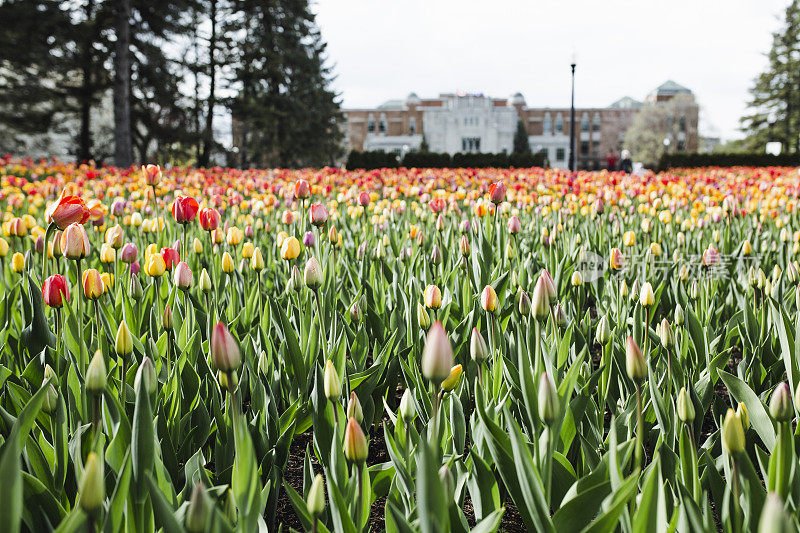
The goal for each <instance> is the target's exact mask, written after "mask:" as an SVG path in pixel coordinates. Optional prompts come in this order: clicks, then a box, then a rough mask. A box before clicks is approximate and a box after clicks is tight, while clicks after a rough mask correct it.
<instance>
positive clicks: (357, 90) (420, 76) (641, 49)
mask: <svg viewBox="0 0 800 533" xmlns="http://www.w3.org/2000/svg"><path fill="white" fill-rule="evenodd" d="M788 3H789V0H669V1H664V0H527V1H526V0H480V1H478V0H391V1H390V0H317V2H316V5H315V6H314V9H315V10H316V12H317V22H318V24H319V26H320V28H321V30H322V36H323V38H324V39H325V41H326V42H327V43H328V54H329V59H330V63H331V64H332V65H333V66H334V70H335V73H336V75H337V76H338V78H337V80H336V82H335V84H334V87H335V88H336V90H337V91H339V92H340V93H341V95H342V100H343V104H344V107H371V106H376V105H378V104H380V103H382V102H383V101H385V100H388V99H391V98H404V97H405V96H406V95H407V94H408V93H409V92H411V91H413V92H416V93H417V94H418V95H419V96H420V97H422V98H425V97H434V96H436V95H438V94H439V93H440V92H454V91H459V90H461V91H468V92H482V93H484V94H487V95H490V96H496V97H506V96H508V95H509V94H511V93H513V92H516V91H521V92H522V93H523V95H524V96H525V99H526V100H527V103H528V105H529V106H533V107H539V106H542V107H544V106H551V107H556V106H568V105H569V89H570V86H569V82H570V80H569V63H570V58H571V57H572V54H573V51H574V53H575V54H576V57H577V64H578V67H577V71H576V81H575V83H576V96H575V105H576V106H579V107H580V106H607V105H609V104H610V103H611V102H613V101H614V100H616V99H617V98H620V97H622V96H632V97H634V98H636V99H642V98H644V96H645V95H646V94H647V93H648V92H650V91H651V90H652V89H653V88H655V87H656V86H658V85H659V84H660V83H662V82H663V81H665V80H667V79H672V80H674V81H676V82H678V83H680V84H682V85H685V86H686V87H688V88H690V89H692V90H693V91H694V93H695V95H696V97H697V99H698V101H699V103H700V106H701V112H700V121H701V124H700V128H701V132H702V133H704V134H709V133H711V134H713V133H716V134H717V135H721V136H722V137H723V138H725V139H730V138H737V137H741V133H740V132H739V131H738V120H739V117H740V116H741V115H742V114H743V113H744V112H745V102H746V101H747V98H748V93H747V90H748V88H749V87H750V86H751V84H752V80H753V78H754V77H755V76H756V74H758V73H759V72H760V71H761V70H763V68H764V66H765V65H766V60H765V58H764V54H765V53H766V52H767V51H768V50H769V47H770V43H771V33H772V32H773V31H775V30H777V29H778V28H779V27H780V26H781V20H782V17H783V10H784V9H785V7H786V5H787V4H788Z"/></svg>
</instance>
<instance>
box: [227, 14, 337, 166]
mask: <svg viewBox="0 0 800 533" xmlns="http://www.w3.org/2000/svg"><path fill="white" fill-rule="evenodd" d="M238 7H239V9H238V10H237V13H236V14H235V16H232V17H228V18H227V20H226V22H225V25H226V26H228V27H229V28H228V29H227V30H223V31H228V32H233V31H234V30H233V29H231V28H230V26H231V25H232V26H234V27H235V29H236V30H238V31H240V32H241V33H242V36H241V38H240V39H238V40H237V43H236V45H235V47H234V53H235V55H236V59H235V61H234V65H235V68H234V72H235V80H236V83H235V86H236V89H237V94H236V96H235V98H234V99H233V100H232V102H231V104H230V109H231V113H232V115H233V120H234V124H235V135H234V137H235V142H236V143H237V148H238V149H239V153H238V164H239V165H242V166H248V165H258V166H305V165H309V166H311V165H314V166H316V165H323V164H332V163H334V162H335V160H336V159H337V158H338V157H339V156H340V155H341V153H342V152H341V147H340V142H339V141H340V139H341V135H342V134H341V130H340V127H339V126H340V124H339V123H340V121H341V115H340V111H339V103H338V97H337V95H336V94H335V93H334V92H333V91H332V90H331V89H330V83H331V81H332V74H331V70H330V68H329V67H327V66H326V65H325V43H324V42H323V41H322V38H321V36H320V33H319V30H318V29H317V27H316V24H315V21H314V14H313V13H312V12H311V10H310V8H309V4H308V1H307V0H242V1H241V2H239V4H238Z"/></svg>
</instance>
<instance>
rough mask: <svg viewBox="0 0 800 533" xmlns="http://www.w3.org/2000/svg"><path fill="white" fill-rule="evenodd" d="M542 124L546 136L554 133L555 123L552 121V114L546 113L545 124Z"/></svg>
mask: <svg viewBox="0 0 800 533" xmlns="http://www.w3.org/2000/svg"><path fill="white" fill-rule="evenodd" d="M542 124H543V125H542V130H543V131H544V134H545V135H549V134H550V133H552V128H553V123H552V121H551V120H550V113H545V115H544V122H543V123H542Z"/></svg>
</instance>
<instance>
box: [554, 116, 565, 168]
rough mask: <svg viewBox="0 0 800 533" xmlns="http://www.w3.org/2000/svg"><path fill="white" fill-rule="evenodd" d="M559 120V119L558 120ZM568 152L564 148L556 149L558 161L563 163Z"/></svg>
mask: <svg viewBox="0 0 800 533" xmlns="http://www.w3.org/2000/svg"><path fill="white" fill-rule="evenodd" d="M556 120H558V119H556ZM566 155H567V151H566V150H565V149H563V148H556V161H563V160H564V159H565V158H566Z"/></svg>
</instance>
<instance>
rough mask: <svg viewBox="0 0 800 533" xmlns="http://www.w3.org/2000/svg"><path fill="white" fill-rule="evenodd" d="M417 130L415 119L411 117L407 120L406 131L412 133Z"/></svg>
mask: <svg viewBox="0 0 800 533" xmlns="http://www.w3.org/2000/svg"><path fill="white" fill-rule="evenodd" d="M416 132H417V120H416V119H415V118H414V117H411V118H410V119H409V121H408V133H409V134H411V135H414V134H415V133H416Z"/></svg>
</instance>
